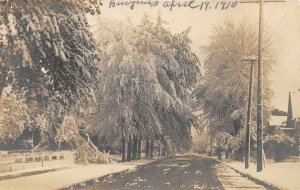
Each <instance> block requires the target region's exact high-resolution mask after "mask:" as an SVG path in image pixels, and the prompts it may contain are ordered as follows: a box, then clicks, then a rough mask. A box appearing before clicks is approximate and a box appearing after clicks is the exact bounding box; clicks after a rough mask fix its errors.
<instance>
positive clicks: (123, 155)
mask: <svg viewBox="0 0 300 190" xmlns="http://www.w3.org/2000/svg"><path fill="white" fill-rule="evenodd" d="M122 129H123V128H122ZM121 148H122V162H125V161H126V153H125V149H126V142H125V137H124V133H122V147H121Z"/></svg>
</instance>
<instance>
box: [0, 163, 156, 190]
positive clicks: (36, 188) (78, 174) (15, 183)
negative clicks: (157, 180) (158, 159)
mask: <svg viewBox="0 0 300 190" xmlns="http://www.w3.org/2000/svg"><path fill="white" fill-rule="evenodd" d="M153 161H155V160H138V161H134V162H126V163H116V164H99V165H84V166H77V167H73V168H68V169H65V170H59V171H53V172H48V173H43V174H38V175H31V176H25V177H19V178H15V179H8V180H3V181H0V190H53V189H59V188H63V187H68V186H71V185H74V184H78V183H81V182H85V181H88V180H91V179H96V178H99V177H102V176H105V175H109V174H113V173H118V172H121V171H125V170H135V169H136V168H137V167H138V166H140V165H145V164H148V163H151V162H153Z"/></svg>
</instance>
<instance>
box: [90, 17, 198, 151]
mask: <svg viewBox="0 0 300 190" xmlns="http://www.w3.org/2000/svg"><path fill="white" fill-rule="evenodd" d="M99 25H101V30H100V29H97V31H98V33H97V35H96V39H97V41H98V42H99V44H98V46H99V48H100V51H101V52H102V53H103V55H101V57H102V61H101V63H100V64H99V67H100V69H101V73H100V74H99V77H98V78H99V90H98V93H97V94H96V98H97V100H98V107H99V109H98V110H97V111H96V114H95V116H94V121H96V122H94V125H95V128H96V129H97V133H98V134H99V136H105V135H106V137H107V138H108V140H109V138H111V136H109V135H107V134H111V133H113V134H117V135H118V136H119V138H120V137H121V136H122V135H120V134H121V133H122V130H124V131H123V132H124V135H125V136H126V137H128V136H130V135H132V134H135V135H137V136H138V137H139V138H145V137H146V138H147V137H148V138H154V137H155V136H156V137H157V136H160V137H164V136H169V137H170V138H171V139H172V141H173V143H174V144H177V145H178V146H177V147H178V148H180V147H188V146H190V143H191V141H190V140H191V139H190V135H191V134H190V127H191V126H192V124H193V121H194V118H193V116H192V114H191V110H190V107H189V95H190V94H189V93H190V89H191V88H192V87H193V85H194V84H195V83H196V81H197V79H198V75H199V65H198V63H199V62H198V59H197V57H196V56H195V55H194V54H193V53H192V52H191V49H190V46H189V44H190V40H189V38H188V30H187V31H184V32H182V33H180V34H176V35H174V34H172V33H171V32H170V31H168V30H167V29H165V28H164V27H163V25H162V23H161V19H160V17H158V20H157V22H152V21H150V19H148V18H147V17H145V18H144V20H143V21H142V23H141V24H140V25H138V26H130V25H129V26H128V25H122V24H120V23H114V22H112V21H107V22H105V21H101V24H99ZM111 140H112V139H110V142H111ZM115 142H116V141H115Z"/></svg>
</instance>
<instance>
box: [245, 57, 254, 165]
mask: <svg viewBox="0 0 300 190" xmlns="http://www.w3.org/2000/svg"><path fill="white" fill-rule="evenodd" d="M242 61H247V62H250V64H251V69H250V84H249V96H248V110H247V128H246V150H245V168H246V169H247V168H249V163H250V131H251V129H250V128H251V109H252V93H253V69H254V63H255V61H257V59H256V58H246V59H243V60H242Z"/></svg>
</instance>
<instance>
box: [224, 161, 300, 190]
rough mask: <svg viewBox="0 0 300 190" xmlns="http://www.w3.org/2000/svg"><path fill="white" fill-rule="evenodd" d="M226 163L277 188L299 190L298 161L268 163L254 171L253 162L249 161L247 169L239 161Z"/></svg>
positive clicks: (299, 171)
mask: <svg viewBox="0 0 300 190" xmlns="http://www.w3.org/2000/svg"><path fill="white" fill-rule="evenodd" d="M226 164H227V165H228V166H230V167H232V168H234V169H236V170H238V171H239V172H241V173H244V174H248V175H249V176H251V177H253V178H256V179H259V180H261V181H264V182H266V183H267V184H270V185H273V186H276V187H278V188H279V189H290V190H300V162H281V163H269V164H267V165H266V167H265V168H264V169H263V171H262V172H256V165H255V163H251V164H250V168H249V169H245V168H244V164H243V163H241V162H238V163H237V162H232V163H226Z"/></svg>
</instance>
